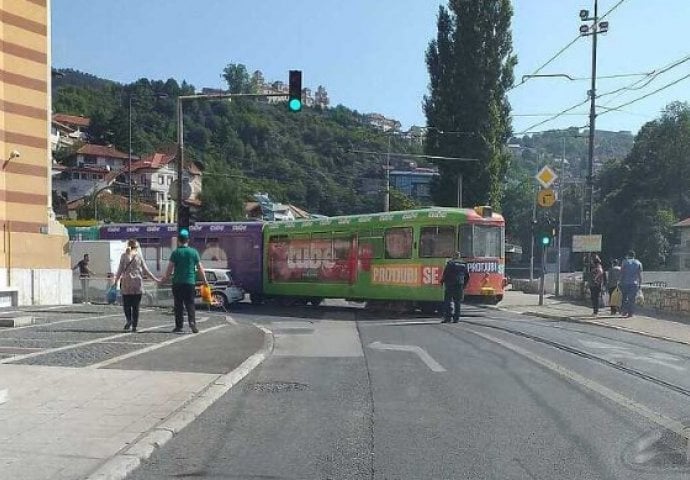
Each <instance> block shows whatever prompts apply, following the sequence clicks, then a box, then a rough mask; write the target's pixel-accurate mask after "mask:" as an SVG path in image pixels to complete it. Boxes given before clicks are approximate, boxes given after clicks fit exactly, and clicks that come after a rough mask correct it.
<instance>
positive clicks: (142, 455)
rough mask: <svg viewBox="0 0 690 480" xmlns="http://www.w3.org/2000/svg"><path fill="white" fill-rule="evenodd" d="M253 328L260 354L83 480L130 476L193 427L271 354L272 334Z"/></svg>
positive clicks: (261, 328)
mask: <svg viewBox="0 0 690 480" xmlns="http://www.w3.org/2000/svg"><path fill="white" fill-rule="evenodd" d="M254 326H255V327H256V328H258V329H259V330H261V331H262V332H264V344H263V345H262V347H261V350H259V351H258V352H256V353H254V354H253V355H251V356H250V357H249V358H247V359H246V360H245V361H244V362H242V364H241V365H240V366H239V367H237V368H235V369H234V370H233V371H231V372H229V373H226V374H225V375H221V376H219V377H218V378H217V379H216V380H214V381H213V382H211V383H210V384H209V385H208V386H207V387H206V388H205V389H204V390H202V391H201V392H200V393H199V394H198V395H197V396H196V397H195V398H194V399H193V400H191V401H189V402H188V403H187V404H185V405H183V406H182V407H180V408H179V409H178V410H176V411H175V412H173V413H171V414H170V415H169V416H168V417H167V418H166V419H165V420H163V421H162V422H161V423H160V424H158V425H157V426H155V427H154V428H153V429H151V430H149V431H148V432H146V433H144V434H143V435H142V436H141V437H140V438H139V439H138V440H136V441H135V442H134V443H132V444H130V445H129V446H128V447H126V448H125V449H123V450H121V451H120V452H119V453H117V454H116V455H115V456H113V457H111V458H110V459H109V460H107V461H106V462H105V464H103V465H101V466H100V467H99V468H98V470H96V471H95V472H93V473H91V474H90V475H89V476H87V477H86V480H122V479H124V478H125V477H127V475H129V474H130V473H132V472H133V471H134V470H135V469H136V468H137V467H138V466H139V465H140V464H141V463H142V461H144V460H146V459H148V458H149V457H151V455H153V453H154V452H155V451H156V450H157V449H158V448H160V447H162V446H163V445H165V444H166V443H167V442H168V441H169V440H170V439H172V438H173V437H174V436H175V435H177V434H178V433H180V431H181V430H182V429H183V428H185V427H186V426H187V425H189V424H190V423H192V421H194V420H195V419H196V418H197V417H198V416H199V415H201V414H202V413H203V412H204V411H205V410H206V409H207V408H208V407H210V406H211V405H213V404H214V403H215V402H216V400H218V399H219V398H220V397H222V396H223V395H225V394H226V393H227V392H228V391H229V390H230V389H231V388H232V387H233V386H234V385H236V384H237V383H239V382H240V381H241V380H242V379H243V378H244V377H246V376H247V375H248V374H249V373H250V372H251V371H252V370H254V369H255V368H256V367H258V366H259V365H261V363H263V361H264V360H266V358H268V356H269V355H270V354H271V353H272V352H273V346H274V339H273V332H271V331H270V330H268V329H267V328H264V327H262V326H260V325H256V324H254Z"/></svg>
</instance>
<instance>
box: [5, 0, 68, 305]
mask: <svg viewBox="0 0 690 480" xmlns="http://www.w3.org/2000/svg"><path fill="white" fill-rule="evenodd" d="M0 40H2V41H0V59H1V61H0V133H1V136H0V227H1V228H2V243H1V244H0V249H1V250H2V254H1V255H0V306H5V305H9V304H11V303H14V304H17V303H18V304H19V305H31V304H63V303H71V301H72V273H71V269H70V257H69V249H68V240H67V235H66V231H65V229H64V227H62V225H60V224H59V223H58V222H56V221H55V218H54V214H53V211H52V206H51V185H50V182H51V163H52V161H51V151H50V128H51V123H50V120H51V104H50V89H51V65H50V63H51V62H50V0H4V1H3V2H0Z"/></svg>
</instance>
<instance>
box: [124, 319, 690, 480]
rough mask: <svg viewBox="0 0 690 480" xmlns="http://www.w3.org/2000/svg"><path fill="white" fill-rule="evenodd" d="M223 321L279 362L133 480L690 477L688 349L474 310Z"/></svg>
mask: <svg viewBox="0 0 690 480" xmlns="http://www.w3.org/2000/svg"><path fill="white" fill-rule="evenodd" d="M232 315H233V318H234V319H235V320H236V321H238V322H239V323H240V324H242V323H250V322H251V323H258V324H263V325H265V326H266V327H268V328H270V329H271V330H272V331H273V332H274V334H275V350H274V353H273V355H272V356H271V357H270V358H269V359H268V360H267V361H266V362H264V363H263V364H262V365H261V366H260V367H258V368H257V369H256V370H254V371H253V372H252V373H251V374H250V375H249V376H248V377H246V378H245V379H244V380H243V381H242V382H241V383H240V384H238V385H237V386H235V387H234V388H233V389H232V390H231V391H230V392H228V394H226V395H225V396H224V397H222V398H221V399H220V400H219V401H218V402H216V403H215V404H214V405H213V406H212V407H211V408H209V409H208V410H207V411H206V412H205V413H204V414H202V416H200V417H199V418H198V419H197V420H196V421H195V422H193V423H192V424H191V425H190V426H188V427H187V428H186V429H185V430H183V431H182V432H181V433H180V434H179V435H177V436H176V437H174V438H173V440H171V441H170V442H169V443H168V444H166V445H165V446H164V447H163V448H161V449H160V450H159V451H157V453H155V454H154V456H153V457H151V459H150V460H149V461H147V462H145V463H144V464H143V465H142V466H141V467H140V468H139V469H138V470H137V471H135V472H134V473H133V474H132V475H131V476H130V478H131V479H154V478H223V479H339V478H343V479H350V478H374V479H398V478H399V479H408V478H409V479H427V478H434V479H436V478H439V479H456V478H463V479H465V478H476V479H486V478H495V479H609V478H610V479H636V478H640V479H661V478H663V479H688V478H690V464H689V463H688V459H687V444H686V442H685V440H684V439H683V438H682V437H681V436H680V435H679V432H680V433H682V429H683V428H684V426H685V425H686V424H688V425H690V423H687V420H688V419H689V418H690V415H689V414H690V380H689V379H688V376H687V370H688V369H690V361H689V360H690V347H685V346H682V345H677V344H673V343H669V342H664V341H660V340H655V339H651V338H647V337H642V336H638V335H632V334H628V333H625V332H621V331H617V330H610V329H605V328H602V327H598V326H595V325H582V324H573V323H566V322H554V321H547V320H540V319H531V318H528V317H524V316H520V315H511V314H508V313H504V312H498V311H494V310H483V309H480V308H477V307H468V308H466V309H465V316H464V317H463V320H464V321H463V322H461V323H460V324H450V325H449V324H444V325H441V324H439V323H438V320H437V319H431V318H400V317H397V318H364V317H363V316H362V315H358V314H357V312H356V311H354V310H347V309H343V308H335V309H334V308H317V309H292V310H282V311H280V310H270V309H254V308H252V307H244V308H243V309H241V310H240V311H238V312H235V313H233V314H232ZM287 315H289V316H287Z"/></svg>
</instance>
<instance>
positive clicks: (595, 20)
mask: <svg viewBox="0 0 690 480" xmlns="http://www.w3.org/2000/svg"><path fill="white" fill-rule="evenodd" d="M598 3H599V2H598V0H594V16H591V17H590V15H589V11H588V10H580V20H582V21H583V22H590V21H591V22H592V24H591V26H590V25H587V24H583V25H581V26H580V35H582V36H590V35H591V36H592V85H591V88H590V90H589V154H588V162H587V184H586V185H587V194H586V203H587V208H586V210H585V215H586V216H587V218H586V219H585V228H586V231H587V233H588V234H589V235H591V234H592V231H593V229H594V215H593V213H594V140H595V133H594V132H595V130H596V118H597V113H596V105H595V102H596V98H597V95H596V92H597V36H598V34H599V33H606V32H607V31H608V28H609V22H599V5H598Z"/></svg>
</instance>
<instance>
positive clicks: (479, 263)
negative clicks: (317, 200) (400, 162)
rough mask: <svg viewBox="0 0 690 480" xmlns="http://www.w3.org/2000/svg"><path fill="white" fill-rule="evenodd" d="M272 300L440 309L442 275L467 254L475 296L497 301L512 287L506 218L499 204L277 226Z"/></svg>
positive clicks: (267, 287)
mask: <svg viewBox="0 0 690 480" xmlns="http://www.w3.org/2000/svg"><path fill="white" fill-rule="evenodd" d="M263 241H264V248H263V265H264V268H263V286H264V289H263V290H264V295H265V296H266V297H268V298H272V297H282V298H283V299H284V300H289V301H291V302H297V303H307V302H309V303H311V304H313V305H318V304H319V303H320V302H321V301H322V300H323V299H324V298H344V299H348V300H353V301H365V302H367V305H368V306H377V305H378V306H382V305H390V304H391V303H394V304H402V305H405V307H412V308H421V309H422V310H424V311H434V310H436V309H437V308H438V306H439V305H440V303H441V302H442V301H443V288H442V286H441V284H440V280H441V274H442V272H443V267H444V265H445V263H446V261H447V260H448V259H449V258H450V257H451V256H452V255H453V252H456V251H459V252H461V255H462V257H463V260H464V261H465V262H466V263H467V264H468V267H469V270H470V283H469V285H468V286H467V287H466V289H465V295H466V296H468V297H469V299H472V298H474V299H481V300H483V301H485V302H489V303H497V302H499V301H500V300H501V299H502V298H503V290H504V287H505V253H504V244H505V221H504V219H503V217H502V216H501V215H499V214H496V213H494V212H493V211H492V209H491V207H476V208H474V209H463V208H439V207H431V208H426V209H421V210H407V211H401V212H390V213H377V214H368V215H351V216H342V217H331V218H327V219H323V220H300V221H291V222H276V223H271V224H267V225H266V226H265V227H264V239H263Z"/></svg>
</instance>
